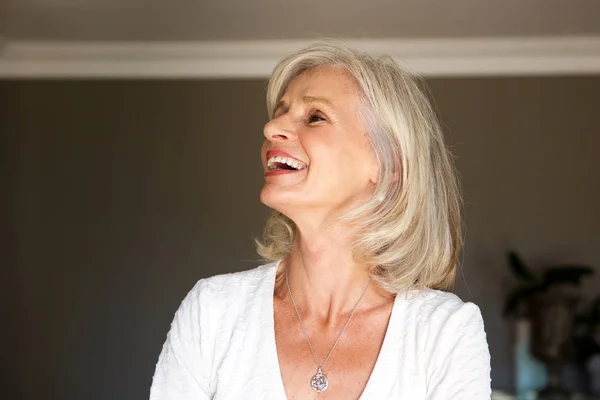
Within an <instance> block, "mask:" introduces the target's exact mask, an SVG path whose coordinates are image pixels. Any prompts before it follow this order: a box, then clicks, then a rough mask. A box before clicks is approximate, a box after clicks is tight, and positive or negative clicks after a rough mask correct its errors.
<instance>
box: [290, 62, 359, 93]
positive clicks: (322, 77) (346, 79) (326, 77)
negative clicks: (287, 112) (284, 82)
mask: <svg viewBox="0 0 600 400" xmlns="http://www.w3.org/2000/svg"><path fill="white" fill-rule="evenodd" d="M304 96H311V97H322V98H325V99H330V100H334V99H336V98H344V97H351V98H356V97H358V87H357V85H356V82H355V81H354V79H353V78H352V76H351V75H350V73H349V72H348V71H347V70H346V69H345V68H342V67H335V66H320V67H315V68H311V69H308V70H306V71H304V72H303V73H301V74H300V75H298V76H297V77H296V78H294V79H293V80H292V81H291V82H290V84H289V85H288V87H287V88H286V90H285V92H284V94H283V96H282V99H286V98H288V97H292V98H293V97H304Z"/></svg>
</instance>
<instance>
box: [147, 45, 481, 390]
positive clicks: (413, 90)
mask: <svg viewBox="0 0 600 400" xmlns="http://www.w3.org/2000/svg"><path fill="white" fill-rule="evenodd" d="M267 108H268V112H269V116H270V121H269V122H268V123H267V124H266V126H265V128H264V136H265V138H266V140H265V142H264V145H263V148H262V163H263V167H264V172H265V182H264V187H263V189H262V191H261V195H260V197H261V201H262V202H263V203H264V204H266V205H267V206H269V207H270V208H272V209H273V213H272V215H271V217H270V219H269V220H268V221H267V225H266V228H265V235H264V239H263V240H262V241H261V242H259V243H258V251H259V253H260V254H261V255H262V256H263V257H264V259H265V260H267V262H268V263H267V264H265V265H263V266H261V267H258V268H256V269H253V270H250V271H246V272H241V273H235V274H229V275H221V276H215V277H212V278H208V279H203V280H200V281H199V282H198V283H197V284H196V286H195V287H194V288H193V289H192V290H191V291H190V293H189V294H188V295H187V297H186V298H185V299H184V300H183V302H182V303H181V306H180V308H179V310H178V311H177V313H176V315H175V319H174V321H173V323H172V325H171V330H170V332H169V334H168V336H167V340H166V342H165V344H164V346H163V349H162V353H161V355H160V358H159V360H158V364H157V366H156V372H155V375H154V380H153V383H152V388H151V394H150V398H151V399H152V400H192V399H194V400H206V399H218V400H220V399H257V400H268V399H273V400H281V399H286V398H287V399H315V398H316V399H358V398H360V399H363V400H365V399H367V400H371V399H373V400H383V399H410V400H420V399H428V400H441V399H444V400H445V399H452V400H462V399H464V400H480V399H481V400H482V399H489V398H490V356H489V351H488V345H487V342H486V335H485V331H484V326H483V321H482V318H481V314H480V312H479V309H478V308H477V306H475V305H474V304H471V303H463V302H462V301H461V300H460V299H459V298H458V297H456V296H455V295H453V294H451V293H449V292H448V291H449V290H451V289H452V287H453V284H454V277H455V271H456V268H457V258H458V254H459V252H460V248H461V244H462V241H461V229H460V227H461V217H460V208H461V201H460V195H459V190H458V185H457V181H456V177H455V174H454V169H453V164H452V160H451V156H450V154H449V153H448V151H447V149H446V147H445V145H444V140H443V135H442V132H441V129H440V125H439V123H438V121H437V119H436V116H435V113H434V112H433V111H432V107H431V105H430V103H429V102H428V100H427V97H426V96H425V95H424V93H423V91H422V89H421V88H420V86H419V83H418V81H417V80H416V79H415V78H414V77H413V76H411V75H410V74H409V73H407V72H406V71H404V70H403V69H402V68H400V67H399V66H398V65H397V64H396V63H395V62H394V61H393V60H392V59H391V58H389V57H380V58H372V57H370V56H367V55H365V54H362V53H358V52H355V51H353V50H350V49H348V48H346V47H344V46H342V45H339V44H331V43H318V44H315V45H312V46H310V47H308V48H306V49H304V50H302V51H299V52H297V53H295V54H292V55H290V56H288V57H287V58H285V59H284V60H282V61H281V62H280V63H279V64H278V65H277V67H276V68H275V70H274V71H273V74H272V76H271V78H270V80H269V85H268V90H267Z"/></svg>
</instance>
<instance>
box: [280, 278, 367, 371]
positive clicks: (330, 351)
mask: <svg viewBox="0 0 600 400" xmlns="http://www.w3.org/2000/svg"><path fill="white" fill-rule="evenodd" d="M285 283H286V285H287V289H288V293H289V294H290V299H291V300H292V305H293V306H294V310H296V315H297V316H298V320H299V321H300V326H301V327H302V332H303V333H304V337H305V338H306V341H307V342H308V347H310V352H311V353H312V356H313V359H314V360H315V364H317V368H318V370H319V371H320V370H321V369H322V368H324V367H325V364H326V363H327V361H329V357H331V354H332V353H333V350H334V349H335V347H336V346H337V344H338V342H339V341H340V338H341V337H342V333H344V331H345V330H346V327H347V326H348V324H349V323H350V320H351V319H352V317H353V316H354V313H355V312H356V309H357V308H358V305H359V304H360V301H361V300H362V298H363V297H364V295H365V293H367V289H368V288H369V285H370V284H371V279H370V278H369V282H368V283H367V286H366V287H365V290H363V292H362V294H361V295H360V297H359V298H358V301H357V302H356V304H355V305H354V308H353V309H352V312H351V313H350V316H349V317H348V319H347V320H346V323H345V324H344V327H343V328H342V330H341V331H340V333H339V335H338V337H337V339H336V340H335V343H334V344H333V346H332V347H331V350H329V354H327V357H325V361H323V364H321V365H319V362H318V361H317V356H316V354H315V350H314V349H313V347H312V344H311V343H310V339H309V338H308V333H307V332H306V328H305V327H304V322H302V317H301V316H300V312H299V311H298V307H297V306H296V302H295V301H294V296H293V295H292V289H290V280H289V279H288V268H286V269H285Z"/></svg>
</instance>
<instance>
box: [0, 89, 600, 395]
mask: <svg viewBox="0 0 600 400" xmlns="http://www.w3.org/2000/svg"><path fill="white" fill-rule="evenodd" d="M429 83H430V86H431V89H432V92H433V95H434V97H435V99H436V102H437V105H438V108H439V111H440V114H441V116H442V120H443V122H444V123H445V128H446V131H447V135H448V140H449V142H450V143H451V144H452V147H453V150H454V153H455V154H456V156H457V165H458V168H459V171H460V174H461V178H462V182H463V187H464V191H465V198H466V212H467V246H466V250H465V254H464V279H463V278H460V279H459V283H458V286H457V292H458V293H459V294H460V295H461V296H462V297H463V298H464V299H465V300H471V301H475V302H476V303H477V304H479V305H480V306H481V308H482V311H483V315H484V318H485V320H486V326H487V330H488V336H489V341H490V346H491V351H492V358H493V360H492V362H493V379H494V387H497V388H508V387H510V386H511V382H512V378H511V374H512V372H511V359H510V346H511V342H510V326H509V325H508V323H507V322H506V321H505V320H503V319H502V318H501V316H500V313H501V307H502V302H503V299H504V296H505V295H506V293H507V291H508V290H509V288H510V287H511V285H512V284H513V283H514V282H513V281H512V280H511V278H510V276H509V275H508V273H507V268H506V265H505V264H504V252H505V250H506V249H507V248H508V247H509V246H513V247H515V248H517V249H518V250H520V251H521V252H522V253H523V255H524V257H525V258H526V260H527V261H530V262H532V263H542V262H546V261H578V262H582V263H590V264H593V265H596V266H600V233H599V229H598V228H597V227H598V226H599V225H600V212H599V211H598V206H599V205H600V168H599V165H598V164H599V162H598V159H599V157H598V149H599V148H600V135H599V133H600V132H599V129H600V124H599V122H598V118H597V110H598V107H600V78H598V77H590V78H535V79H533V78H531V79H518V78H514V79H448V80H446V79H444V80H431V81H430V82H429ZM263 97H264V83H263V82H260V81H216V82H208V81H169V82H140V81H137V82H127V81H94V82H89V81H69V82H60V81H50V82H44V81H34V82H2V83H0V129H1V132H0V133H1V136H0V137H1V139H0V140H1V143H0V146H1V147H0V155H1V156H2V158H1V159H0V166H1V167H2V172H1V174H2V175H1V178H2V180H1V181H0V182H1V184H2V192H3V194H4V195H3V196H1V197H2V198H1V199H0V206H1V207H2V214H0V217H2V219H1V222H2V226H1V227H0V229H1V231H0V239H1V240H2V242H1V244H0V251H1V253H0V254H1V257H2V259H1V260H0V263H1V264H2V265H3V266H8V268H3V271H5V272H4V276H5V277H7V279H3V280H2V281H1V282H2V285H1V287H0V290H2V298H3V303H2V304H3V305H4V307H3V308H4V309H5V310H3V311H6V313H4V314H5V315H6V316H7V317H6V321H8V324H7V325H6V326H7V327H9V328H8V329H3V333H2V335H3V337H2V338H1V339H2V341H3V343H7V344H8V346H6V347H7V350H6V351H5V352H4V353H5V354H4V356H5V357H7V362H6V363H3V365H5V366H8V368H7V370H6V371H4V373H3V374H2V378H3V379H4V380H6V381H7V385H8V386H6V387H9V388H12V390H13V396H12V397H11V398H19V397H21V398H23V399H27V400H29V399H32V400H33V399H57V400H58V399H60V400H70V399H86V400H96V399H111V400H112V399H128V400H129V399H140V400H141V399H144V398H147V395H148V387H149V385H150V380H151V376H152V372H153V369H154V364H155V362H156V358H157V356H158V353H159V351H160V346H161V344H162V342H163V340H164V337H165V334H166V331H167V329H168V325H169V322H170V320H171V318H172V315H173V312H174V311H175V309H176V307H177V305H178V303H179V301H180V300H181V299H182V298H183V296H184V295H185V293H186V291H187V290H189V289H190V288H191V286H192V285H193V284H194V282H195V281H196V280H197V279H199V278H201V277H205V276H209V275H213V274H216V273H223V272H228V271H236V270H242V269H248V268H251V267H253V266H255V265H257V262H256V256H255V255H254V251H253V243H252V238H253V237H254V236H257V235H259V234H260V232H261V228H262V224H263V221H264V217H265V216H266V214H267V210H266V209H265V208H264V207H263V206H262V205H261V204H260V202H259V200H258V192H259V190H260V186H261V182H262V174H261V167H260V162H259V149H260V144H261V142H262V125H263V124H264V122H265V121H266V112H265V108H264V99H263ZM465 282H466V284H465ZM599 283H600V280H598V279H596V280H595V281H592V280H590V281H589V282H587V283H586V287H585V290H586V292H587V293H588V295H592V294H593V293H594V292H595V289H594V285H596V287H600V284H599ZM19 391H20V392H21V393H19Z"/></svg>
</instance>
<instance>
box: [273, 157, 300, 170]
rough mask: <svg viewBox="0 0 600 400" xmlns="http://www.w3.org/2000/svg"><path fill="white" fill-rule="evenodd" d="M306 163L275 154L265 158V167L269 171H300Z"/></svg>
mask: <svg viewBox="0 0 600 400" xmlns="http://www.w3.org/2000/svg"><path fill="white" fill-rule="evenodd" d="M306 168H307V165H306V164H304V163H303V162H302V161H298V160H295V159H293V158H289V157H282V156H276V157H271V158H269V159H268V160H267V169H268V170H269V172H271V171H302V170H303V169H306Z"/></svg>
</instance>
